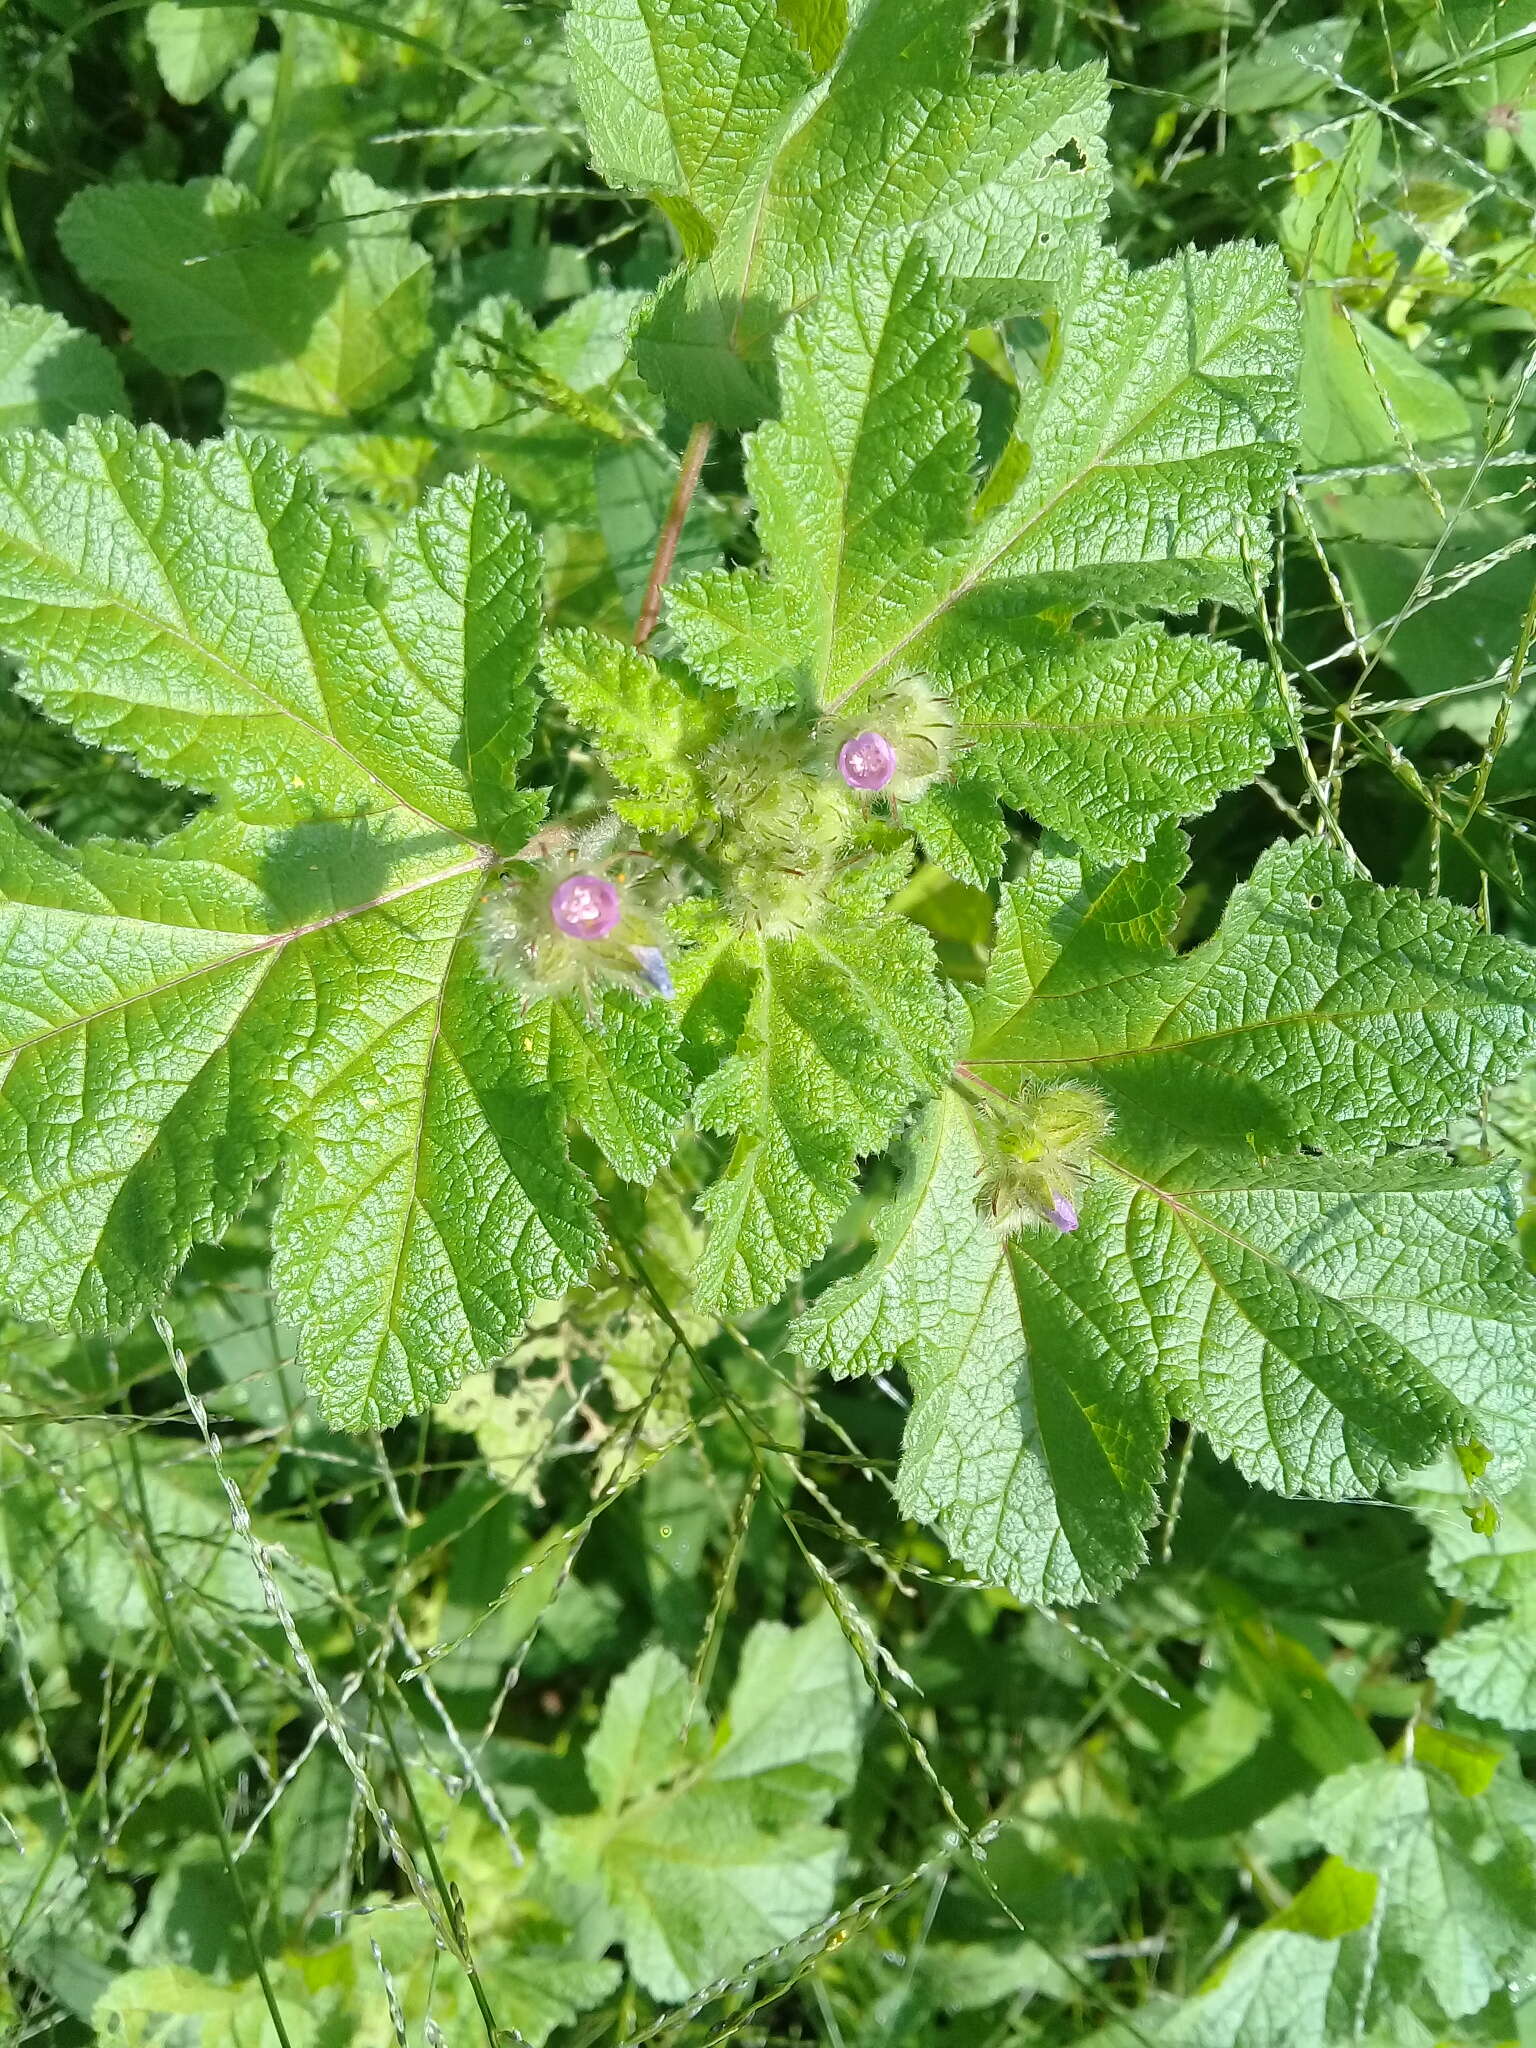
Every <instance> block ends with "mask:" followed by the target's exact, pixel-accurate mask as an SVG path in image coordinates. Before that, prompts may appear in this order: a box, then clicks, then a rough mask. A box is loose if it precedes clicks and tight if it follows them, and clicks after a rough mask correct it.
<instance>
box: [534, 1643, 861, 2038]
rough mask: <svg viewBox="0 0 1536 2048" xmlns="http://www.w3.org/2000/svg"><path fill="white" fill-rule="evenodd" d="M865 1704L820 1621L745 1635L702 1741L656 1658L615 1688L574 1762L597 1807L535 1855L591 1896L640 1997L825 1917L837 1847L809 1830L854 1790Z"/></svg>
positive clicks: (817, 1828)
mask: <svg viewBox="0 0 1536 2048" xmlns="http://www.w3.org/2000/svg"><path fill="white" fill-rule="evenodd" d="M865 1697H866V1695H865V1691H864V1685H863V1681H862V1678H861V1675H860V1670H859V1663H858V1659H857V1657H856V1656H855V1655H854V1653H853V1651H852V1650H851V1649H850V1648H849V1646H848V1644H847V1642H846V1641H845V1640H844V1637H843V1635H842V1632H841V1630H840V1629H839V1627H838V1625H837V1623H836V1621H835V1619H834V1618H833V1616H832V1615H831V1613H830V1612H829V1611H824V1612H823V1613H822V1614H821V1615H820V1616H818V1618H817V1619H816V1620H815V1621H813V1622H811V1623H809V1624H808V1625H807V1626H805V1627H804V1628H799V1629H787V1628H783V1627H781V1626H780V1625H779V1624H777V1623H774V1622H760V1623H759V1624H758V1625H757V1626H756V1627H755V1628H754V1629H753V1630H752V1632H751V1634H750V1635H749V1636H748V1637H747V1641H746V1645H745V1647H744V1649H743V1652H742V1660H741V1667H740V1670H739V1672H738V1674H737V1679H736V1683H735V1686H734V1687H733V1688H732V1691H731V1696H730V1699H729V1701H728V1702H727V1704H726V1710H725V1715H724V1718H723V1720H722V1723H721V1726H720V1729H719V1731H718V1733H717V1734H716V1736H715V1738H714V1740H713V1742H711V1739H710V1731H709V1729H708V1727H707V1725H706V1724H705V1722H704V1721H703V1719H702V1717H701V1716H700V1714H699V1712H698V1705H697V1696H696V1690H695V1687H694V1685H693V1682H692V1680H691V1679H690V1678H689V1676H688V1673H687V1672H686V1671H685V1670H684V1668H683V1666H682V1665H681V1664H680V1663H679V1662H678V1660H677V1659H676V1658H675V1657H674V1656H673V1655H672V1654H671V1652H670V1651H667V1650H663V1649H659V1648H658V1649H651V1650H647V1651H645V1652H644V1653H643V1655H642V1656H640V1657H639V1658H637V1659H636V1661H635V1662H634V1663H633V1664H631V1665H630V1667H629V1668H628V1670H627V1671H625V1672H623V1673H621V1674H620V1676H619V1677H618V1678H617V1679H615V1681H614V1683H613V1685H612V1686H611V1687H610V1689H609V1693H608V1697H607V1699H606V1701H605V1702H604V1705H603V1711H602V1715H601V1718H600V1719H599V1722H598V1725H597V1728H596V1730H595V1732H594V1733H593V1735H592V1737H591V1739H590V1740H589V1742H588V1744H587V1750H586V1762H587V1774H588V1777H589V1778H590V1779H591V1782H592V1787H593V1790H594V1791H595V1792H596V1793H597V1795H598V1798H599V1801H600V1804H599V1807H598V1810H597V1812H595V1813H593V1814H590V1815H584V1816H580V1817H578V1818H575V1819H562V1820H559V1821H557V1822H555V1823H553V1824H552V1825H551V1827H550V1828H549V1830H548V1835H547V1837H546V1843H547V1847H548V1851H549V1853H550V1855H551V1857H552V1859H553V1860H554V1862H555V1864H556V1867H557V1868H559V1869H561V1870H563V1871H564V1872H565V1874H566V1875H568V1876H570V1877H572V1878H574V1879H577V1880H578V1881H580V1880H583V1879H588V1878H590V1877H595V1878H596V1879H597V1880H598V1881H599V1882H600V1883H601V1885H602V1887H603V1890H604V1892H605V1894H606V1896H607V1898H608V1900H609V1902H610V1903H611V1904H612V1906H613V1908H614V1910H615V1911H616V1912H617V1914H618V1918H619V1925H620V1928H621V1929H622V1933H623V1940H624V1948H625V1953H626V1956H627V1958H628V1962H629V1968H630V1972H631V1974H632V1975H633V1976H634V1977H635V1978H636V1979H637V1980H638V1982H639V1983H640V1984H642V1985H643V1986H644V1987H645V1989H646V1990H647V1991H649V1992H650V1994H651V1996H652V1997H653V1998H657V1999H662V2000H669V2001H676V2000H680V1999H684V1998H687V1997H689V1996H690V1995H691V1994H692V1993H693V1992H695V1991H698V1990H701V1989H702V1988H703V1987H704V1986H705V1985H706V1984H709V1983H711V1982H714V1981H715V1980H717V1979H719V1978H722V1977H727V1976H732V1975H734V1974H736V1973H737V1972H738V1971H740V1970H742V1969H743V1968H745V1967H746V1966H747V1965H748V1964H750V1963H751V1962H752V1961H753V1959H754V1958H755V1957H757V1956H759V1955H761V1954H763V1953H765V1952H766V1951H767V1950H769V1949H773V1948H777V1947H778V1946H779V1945H780V1944H782V1943H783V1942H785V1941H788V1940H792V1939H793V1938H794V1937H795V1936H796V1935H798V1934H802V1933H804V1931H805V1930H806V1928H807V1927H809V1926H810V1925H811V1924H812V1923H813V1922H814V1921H816V1920H818V1919H819V1918H821V1916H822V1915H823V1914H825V1913H826V1912H828V1911H830V1909H831V1907H832V1903H833V1898H834V1887H835V1884H836V1880H837V1874H838V1870H839V1867H840V1865H841V1861H842V1853H843V1838H842V1836H841V1835H840V1834H838V1833H837V1832H835V1831H834V1830H833V1829H831V1828H828V1827H824V1826H821V1825H819V1823H820V1822H821V1821H822V1819H823V1817H824V1816H825V1814H826V1813H827V1811H828V1809H829V1808H830V1807H831V1805H832V1803H833V1801H834V1800H836V1799H837V1798H839V1797H841V1796H842V1795H843V1794H844V1793H846V1792H848V1791H849V1790H850V1789H851V1788H852V1784H853V1778H854V1772H855V1770H856V1768H857V1764H858V1757H859V1740H860V1730H861V1723H862V1720H863V1714H864V1706H865Z"/></svg>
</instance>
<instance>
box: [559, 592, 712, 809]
mask: <svg viewBox="0 0 1536 2048" xmlns="http://www.w3.org/2000/svg"><path fill="white" fill-rule="evenodd" d="M543 660H544V674H545V678H546V680H547V682H548V684H549V687H550V689H551V691H552V692H553V694H554V695H555V696H556V697H558V698H559V699H560V701H561V702H562V703H563V704H564V705H565V706H566V708H567V709H568V710H569V711H570V713H571V715H572V716H573V717H574V718H576V719H577V720H578V721H579V722H580V723H581V724H582V725H584V726H585V727H586V728H587V730H588V731H589V732H590V733H591V734H592V736H593V738H594V739H595V740H596V742H597V745H598V749H599V752H600V753H601V756H602V761H603V766H604V767H605V768H606V769H607V770H608V772H609V774H610V775H612V776H613V777H614V779H615V780H616V781H617V782H618V783H620V784H621V785H622V787H623V788H625V789H626V790H630V791H632V792H633V794H632V795H629V796H624V797H621V798H620V799H619V802H618V804H617V806H616V808H617V809H618V810H619V811H620V813H621V814H622V815H623V816H624V817H626V818H628V819H629V820H630V822H631V823H633V824H635V825H638V826H640V827H641V828H642V829H644V830H648V831H668V830H671V831H678V832H686V831H688V830H690V829H691V828H694V827H696V826H698V825H700V824H702V823H704V822H705V821H706V820H707V818H708V816H709V811H708V791H707V789H706V788H705V786H704V781H703V777H702V775H701V773H700V769H699V756H700V754H701V753H702V752H703V750H704V749H705V748H706V747H707V746H708V744H709V741H710V740H711V739H712V738H713V737H714V732H715V729H716V726H717V724H718V715H719V713H718V707H717V706H715V705H713V704H711V703H710V702H709V701H708V699H707V698H706V697H705V695H704V693H702V692H701V691H700V689H699V687H698V685H697V683H696V682H695V681H694V679H693V678H692V677H691V676H690V675H689V674H688V673H687V671H686V670H683V669H680V668H677V667H674V666H668V665H664V664H662V663H660V662H656V661H653V660H652V659H651V657H650V656H649V655H648V654H642V653H640V652H639V651H638V650H637V649H635V648H633V647H625V646H623V645H622V644H621V643H620V642H619V641H617V640H614V639H611V638H610V637H609V636H608V635H606V634H603V633H594V632H592V631H590V630H588V629H587V628H585V627H575V628H570V629H568V630H566V631H564V632H552V633H549V634H546V636H545V640H544V656H543Z"/></svg>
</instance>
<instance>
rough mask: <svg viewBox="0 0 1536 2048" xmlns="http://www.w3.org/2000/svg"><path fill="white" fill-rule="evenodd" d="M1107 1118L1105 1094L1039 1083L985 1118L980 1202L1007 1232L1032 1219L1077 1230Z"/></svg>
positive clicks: (1009, 1234) (1068, 1085) (1011, 1233)
mask: <svg viewBox="0 0 1536 2048" xmlns="http://www.w3.org/2000/svg"><path fill="white" fill-rule="evenodd" d="M1111 1122H1112V1118H1111V1116H1110V1112H1109V1106H1108V1104H1107V1103H1106V1102H1105V1100H1104V1098H1103V1096H1102V1095H1099V1094H1097V1093H1096V1092H1095V1090H1093V1089H1092V1088H1083V1087H1080V1086H1077V1085H1076V1084H1073V1083H1064V1084H1063V1085H1062V1086H1060V1087H1054V1088H1041V1089H1038V1090H1036V1091H1035V1092H1034V1093H1032V1094H1030V1095H1026V1096H1024V1097H1023V1098H1022V1099H1021V1100H1020V1101H1018V1102H1016V1103H1012V1104H1009V1105H1007V1106H1006V1107H1003V1106H1002V1105H999V1106H998V1110H997V1112H996V1113H994V1115H993V1116H992V1117H991V1118H990V1119H989V1120H988V1128H987V1131H986V1139H985V1142H986V1163H985V1166H984V1168H983V1187H982V1195H981V1202H982V1206H983V1207H984V1208H985V1209H986V1210H987V1212H988V1213H989V1215H990V1216H991V1218H992V1221H993V1223H994V1224H995V1225H996V1226H997V1229H998V1230H999V1231H1000V1232H1001V1233H1002V1235H1003V1236H1004V1237H1012V1236H1014V1235H1015V1234H1016V1233H1017V1232H1019V1231H1020V1230H1023V1229H1026V1228H1028V1227H1030V1226H1031V1225H1039V1224H1046V1225H1049V1226H1050V1227H1052V1228H1053V1229H1056V1230H1060V1231H1069V1230H1076V1228H1077V1226H1078V1220H1079V1219H1078V1206H1079V1203H1080V1201H1081V1197H1082V1190H1083V1187H1084V1184H1085V1183H1086V1181H1087V1179H1088V1171H1089V1165H1090V1161H1091V1156H1092V1153H1093V1148H1094V1146H1095V1145H1098V1144H1100V1143H1101V1142H1102V1141H1103V1139H1104V1138H1105V1137H1106V1135H1107V1134H1108V1132H1109V1128H1110V1124H1111Z"/></svg>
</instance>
